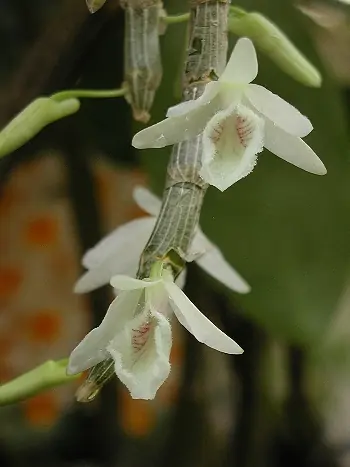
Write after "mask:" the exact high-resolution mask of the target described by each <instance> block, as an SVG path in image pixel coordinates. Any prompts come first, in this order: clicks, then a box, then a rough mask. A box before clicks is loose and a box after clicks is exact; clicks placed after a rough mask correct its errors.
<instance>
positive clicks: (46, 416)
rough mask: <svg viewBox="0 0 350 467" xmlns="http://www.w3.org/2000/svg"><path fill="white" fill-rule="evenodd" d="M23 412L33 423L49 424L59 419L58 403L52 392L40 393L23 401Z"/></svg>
mask: <svg viewBox="0 0 350 467" xmlns="http://www.w3.org/2000/svg"><path fill="white" fill-rule="evenodd" d="M23 412H24V416H25V418H26V420H27V422H28V423H30V424H31V425H35V426H41V427H43V426H49V425H52V423H53V422H54V421H55V420H56V419H57V416H58V413H59V410H58V403H57V400H56V398H55V397H54V395H53V394H52V393H46V394H39V395H38V396H35V397H33V398H31V399H28V400H26V401H24V402H23Z"/></svg>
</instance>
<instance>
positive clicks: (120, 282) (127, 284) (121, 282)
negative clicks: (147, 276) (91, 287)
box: [110, 275, 162, 290]
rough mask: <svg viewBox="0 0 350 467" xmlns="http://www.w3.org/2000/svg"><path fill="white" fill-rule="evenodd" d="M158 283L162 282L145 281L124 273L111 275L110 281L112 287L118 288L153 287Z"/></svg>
mask: <svg viewBox="0 0 350 467" xmlns="http://www.w3.org/2000/svg"><path fill="white" fill-rule="evenodd" d="M160 283H162V281H161V280H156V281H146V280H140V279H134V278H133V277H129V276H124V275H116V276H113V277H112V279H111V282H110V284H111V286H112V287H114V288H116V289H119V290H135V289H145V288H146V287H154V286H156V285H157V284H160Z"/></svg>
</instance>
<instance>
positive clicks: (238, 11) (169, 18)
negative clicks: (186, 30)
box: [162, 6, 246, 24]
mask: <svg viewBox="0 0 350 467" xmlns="http://www.w3.org/2000/svg"><path fill="white" fill-rule="evenodd" d="M229 10H230V14H231V15H235V16H237V17H239V16H243V15H244V14H246V11H244V10H243V9H242V8H239V7H235V6H231V7H230V9H229ZM162 19H163V21H164V23H165V24H177V23H183V22H185V21H188V20H189V19H190V13H183V14H181V15H166V16H164V18H162Z"/></svg>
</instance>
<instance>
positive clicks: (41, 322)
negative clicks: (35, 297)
mask: <svg viewBox="0 0 350 467" xmlns="http://www.w3.org/2000/svg"><path fill="white" fill-rule="evenodd" d="M25 327H26V331H27V333H28V334H29V338H30V339H31V340H32V341H34V342H37V343H47V344H50V343H52V342H54V341H55V340H56V339H58V338H59V336H60V334H61V330H62V318H61V316H60V313H59V311H57V310H39V311H37V312H36V313H34V314H33V315H32V316H29V317H28V318H27V320H26V322H25Z"/></svg>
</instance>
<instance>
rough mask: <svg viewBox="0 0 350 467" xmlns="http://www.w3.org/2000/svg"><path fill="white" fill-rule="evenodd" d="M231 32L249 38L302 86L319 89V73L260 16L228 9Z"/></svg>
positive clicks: (276, 28) (274, 27) (282, 34)
mask: <svg viewBox="0 0 350 467" xmlns="http://www.w3.org/2000/svg"><path fill="white" fill-rule="evenodd" d="M228 28H229V31H230V32H233V33H234V34H237V35H238V36H246V37H249V38H250V39H252V41H253V42H254V44H255V45H256V46H257V47H258V48H259V49H261V50H262V51H263V52H264V53H265V54H267V55H268V56H269V57H270V58H271V60H273V61H274V62H275V63H276V64H277V65H278V66H279V67H280V68H281V69H282V70H283V71H284V72H285V73H287V74H289V75H290V76H292V77H293V78H294V79H296V80H297V81H300V82H301V83H303V84H304V85H305V86H312V87H319V86H321V82H322V78H321V75H320V73H319V71H318V70H317V69H316V68H315V67H314V66H313V65H312V64H311V63H310V62H309V60H308V59H307V58H306V57H305V56H304V55H303V54H302V53H301V52H300V51H299V50H298V49H297V48H296V47H295V45H294V44H293V43H292V42H291V41H290V40H289V39H288V37H287V36H286V35H285V34H284V33H283V32H282V31H281V30H280V29H279V28H278V27H277V26H276V25H275V24H274V23H272V22H271V21H270V20H269V19H267V18H266V17H265V16H263V15H261V14H260V13H247V12H245V11H244V10H242V9H240V8H235V7H232V8H230V15H229V19H228Z"/></svg>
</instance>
